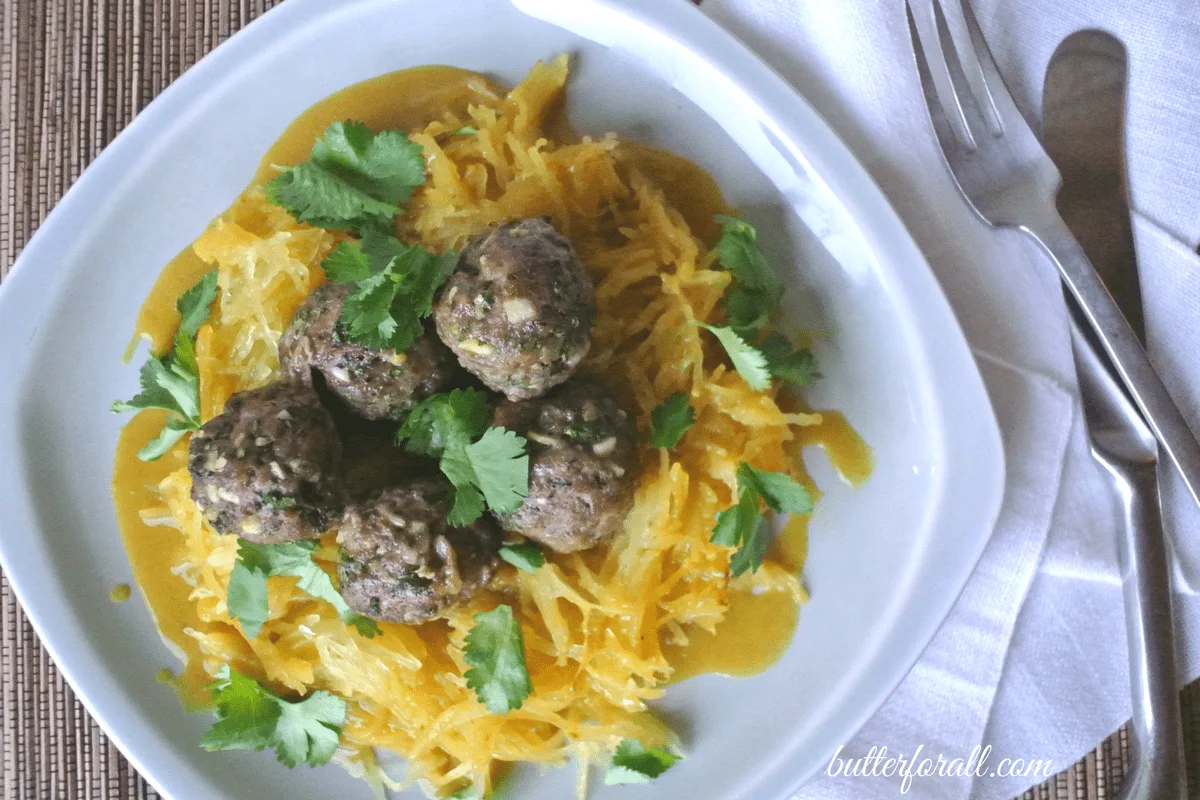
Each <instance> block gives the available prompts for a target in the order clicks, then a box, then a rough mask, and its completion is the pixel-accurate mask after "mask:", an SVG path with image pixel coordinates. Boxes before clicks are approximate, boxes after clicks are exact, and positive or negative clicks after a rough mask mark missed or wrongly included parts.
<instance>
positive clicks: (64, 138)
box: [0, 0, 1200, 800]
mask: <svg viewBox="0 0 1200 800" xmlns="http://www.w3.org/2000/svg"><path fill="white" fill-rule="evenodd" d="M277 2H279V0H0V278H3V276H4V275H5V274H7V272H8V270H9V268H10V267H11V265H12V263H13V260H14V259H15V258H16V256H17V254H18V253H19V252H20V250H21V247H22V245H23V244H24V242H25V241H26V240H27V239H28V238H29V236H30V234H31V233H32V232H33V231H34V230H35V229H36V228H37V226H38V224H39V223H40V222H41V221H42V219H44V218H45V215H46V213H47V212H48V211H49V210H50V208H51V207H52V206H53V205H54V203H55V202H56V201H57V200H58V198H59V197H61V196H62V194H63V193H64V192H65V191H66V190H67V187H69V186H70V185H71V183H72V181H74V180H75V179H76V178H77V177H78V176H79V173H80V172H81V171H82V170H83V168H84V167H85V166H86V165H87V163H88V162H89V161H91V159H92V158H94V157H95V156H96V154H97V153H99V152H100V150H101V149H102V148H103V147H104V146H105V145H106V144H107V143H108V142H109V141H111V140H112V138H113V137H114V136H115V135H116V134H117V133H118V132H119V131H120V130H121V128H122V127H123V126H124V125H125V124H126V123H128V122H129V120H130V119H132V118H133V116H134V115H135V114H136V113H137V111H138V110H139V109H141V108H142V107H144V106H145V104H146V103H148V102H149V101H150V99H151V98H153V97H154V96H155V95H156V94H158V92H160V91H162V89H163V88H164V87H165V86H166V85H167V84H168V83H170V82H171V81H172V80H173V79H174V78H176V77H177V76H178V75H179V74H180V73H181V72H183V71H184V70H186V69H187V68H188V67H189V66H191V65H192V64H193V63H195V62H196V60H197V59H199V58H200V57H201V56H202V55H204V54H205V53H206V52H208V51H209V50H211V49H212V48H213V47H215V46H216V45H217V44H219V43H220V42H222V41H223V40H225V39H226V38H228V37H229V36H230V35H231V34H232V33H233V32H234V31H236V30H238V29H239V28H240V27H241V26H243V25H245V24H246V23H248V22H249V21H250V20H252V19H253V18H255V17H256V16H258V15H260V14H262V13H263V12H265V11H266V10H267V9H269V8H270V7H271V6H273V5H275V4H276V3H277ZM1079 702H1081V703H1085V702H1087V698H1086V697H1080V698H1079ZM1183 702H1184V717H1185V719H1184V726H1185V736H1186V738H1187V741H1188V742H1189V745H1190V750H1191V752H1192V753H1193V754H1200V683H1197V684H1193V685H1192V686H1190V687H1188V689H1187V690H1185V691H1184V694H1183ZM1191 760H1192V761H1194V762H1195V761H1200V759H1196V758H1193V759H1191ZM1127 763H1128V742H1127V739H1126V735H1125V732H1124V731H1119V732H1117V733H1115V734H1113V735H1112V736H1111V737H1110V738H1108V739H1107V740H1105V741H1104V742H1103V743H1102V744H1101V745H1100V746H1099V747H1098V748H1097V749H1096V750H1095V751H1094V752H1092V753H1090V754H1089V755H1088V756H1087V757H1086V758H1085V759H1084V760H1083V761H1081V762H1080V763H1078V764H1076V765H1075V766H1073V767H1072V768H1070V769H1068V770H1065V771H1064V772H1062V773H1061V774H1059V775H1057V776H1055V777H1054V778H1052V779H1051V780H1049V781H1048V782H1046V783H1045V784H1043V785H1042V786H1040V787H1038V788H1036V789H1034V790H1032V791H1030V792H1029V793H1027V794H1026V795H1025V798H1028V800H1034V798H1036V799H1037V800H1085V799H1086V800H1102V799H1103V798H1109V797H1115V789H1116V787H1118V786H1119V784H1120V781H1121V777H1122V775H1123V772H1124V766H1125V765H1126V764H1127ZM1189 780H1190V782H1191V784H1192V786H1194V787H1197V786H1200V783H1198V782H1197V781H1196V776H1195V775H1194V774H1193V771H1192V769H1189ZM156 797H157V794H155V792H154V791H153V789H151V788H150V787H149V786H148V785H147V784H146V782H145V781H144V780H143V779H142V778H141V776H139V775H138V774H137V772H136V771H134V770H133V768H132V767H130V765H129V764H128V762H127V761H126V760H125V759H124V757H123V756H122V755H121V754H120V752H119V751H118V750H117V749H116V747H114V746H113V745H112V744H111V743H110V742H109V740H108V739H107V737H105V736H104V734H103V732H102V731H101V730H100V728H99V727H97V725H96V724H95V723H94V722H93V721H92V719H91V718H90V717H89V716H88V714H87V712H86V711H84V709H83V707H82V706H81V705H80V704H79V702H78V701H77V700H76V699H75V696H74V694H73V693H72V691H71V689H70V687H68V686H67V685H66V683H65V682H64V681H63V679H62V677H61V675H59V673H58V671H57V670H56V669H55V667H54V664H53V663H52V662H51V661H50V658H49V656H47V654H46V651H45V650H44V649H43V648H42V646H41V644H40V643H39V642H38V639H37V636H36V635H35V634H34V632H33V629H32V628H31V627H30V625H29V622H28V621H27V620H26V619H25V616H24V614H22V612H21V609H20V607H19V606H18V604H17V602H16V598H15V597H13V595H12V592H11V591H10V589H9V586H8V582H7V581H6V580H5V579H4V577H3V575H2V574H0V798H3V800H77V799H79V800H82V799H83V798H87V799H88V800H132V798H138V799H139V800H148V798H156Z"/></svg>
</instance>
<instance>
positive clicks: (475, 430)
mask: <svg viewBox="0 0 1200 800" xmlns="http://www.w3.org/2000/svg"><path fill="white" fill-rule="evenodd" d="M490 416H491V413H490V411H489V410H488V401H487V393H486V392H481V391H479V390H477V389H455V390H454V391H452V392H449V393H441V394H435V395H433V396H431V397H429V398H427V399H426V400H423V401H422V402H420V403H418V404H417V405H416V406H414V407H413V409H412V411H410V412H408V417H407V418H405V420H404V424H403V425H401V426H400V429H399V430H398V431H396V443H397V444H400V443H403V444H404V446H405V448H406V449H407V450H408V451H409V452H410V453H417V454H419V455H425V456H438V455H441V453H442V451H443V450H446V449H448V448H456V447H466V446H467V445H468V444H470V443H471V442H472V441H474V440H475V439H478V438H479V437H480V436H482V435H483V433H484V431H486V430H487V428H488V420H489V418H490Z"/></svg>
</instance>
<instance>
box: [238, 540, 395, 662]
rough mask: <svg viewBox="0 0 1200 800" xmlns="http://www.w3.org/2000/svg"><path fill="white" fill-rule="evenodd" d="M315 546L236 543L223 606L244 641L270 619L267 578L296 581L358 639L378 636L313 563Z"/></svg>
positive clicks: (372, 624)
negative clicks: (285, 577) (239, 627)
mask: <svg viewBox="0 0 1200 800" xmlns="http://www.w3.org/2000/svg"><path fill="white" fill-rule="evenodd" d="M317 544H318V543H317V542H316V541H314V540H308V541H303V542H286V543H284V544H254V543H253V542H247V541H246V540H245V539H242V540H240V541H239V542H238V559H237V561H236V562H235V563H234V565H233V572H232V573H230V575H229V590H228V593H227V595H226V600H225V602H226V605H228V607H229V616H231V617H233V618H234V619H237V620H238V621H239V622H241V623H242V631H243V632H244V633H245V634H246V636H247V637H248V638H251V639H253V638H254V637H256V636H258V633H259V631H260V630H262V626H263V623H265V622H266V621H267V619H268V618H269V616H270V612H269V609H268V607H267V578H272V577H276V576H283V575H288V576H291V577H294V578H298V579H299V580H298V581H297V583H296V585H297V586H299V587H300V589H302V590H303V591H305V592H308V593H309V594H310V595H312V596H313V597H315V598H317V599H319V600H325V601H327V602H329V604H330V605H332V606H333V607H334V609H335V610H336V611H337V612H338V616H339V617H341V619H342V621H343V622H345V623H346V624H347V625H351V626H353V627H354V628H355V629H356V630H357V631H358V632H359V633H360V634H361V635H363V636H366V637H367V638H371V637H373V636H376V635H378V634H379V626H378V625H376V624H375V621H374V620H372V619H369V618H367V617H364V616H363V615H361V614H359V613H357V612H355V611H354V610H352V609H351V608H350V606H348V605H346V601H345V600H343V599H342V596H341V595H340V594H339V593H338V590H337V589H335V588H334V587H333V581H332V580H331V579H330V578H329V575H328V573H326V572H325V570H323V569H321V567H320V565H319V564H317V562H315V561H313V553H314V552H315V551H316V549H317Z"/></svg>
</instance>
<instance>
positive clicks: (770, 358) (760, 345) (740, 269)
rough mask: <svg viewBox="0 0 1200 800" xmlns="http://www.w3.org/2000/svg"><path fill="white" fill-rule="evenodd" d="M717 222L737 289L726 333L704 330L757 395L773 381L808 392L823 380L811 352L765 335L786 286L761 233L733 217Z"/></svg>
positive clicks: (720, 251)
mask: <svg viewBox="0 0 1200 800" xmlns="http://www.w3.org/2000/svg"><path fill="white" fill-rule="evenodd" d="M717 221H719V222H720V223H721V238H720V240H718V241H717V246H716V253H717V261H718V262H719V263H720V264H721V266H723V267H724V268H725V269H727V270H728V271H729V273H730V274H731V275H732V276H733V284H732V285H731V287H730V289H729V291H728V292H727V293H726V294H725V299H724V301H723V302H722V305H723V307H724V309H725V322H726V325H725V327H722V328H713V327H708V326H705V327H708V330H710V331H712V332H713V333H714V334H715V335H716V336H717V338H718V339H719V340H720V341H721V344H722V346H724V348H725V351H726V352H727V353H728V354H729V358H730V360H731V361H732V362H733V365H734V367H735V368H736V369H737V371H738V374H740V375H741V376H742V378H744V379H745V381H746V383H747V384H749V385H750V387H751V388H752V389H755V390H758V391H763V390H765V389H766V388H768V387H769V385H770V383H769V381H770V378H771V377H776V378H779V379H781V380H784V381H787V382H788V383H794V384H796V385H797V386H808V385H809V384H811V383H812V382H813V381H815V380H817V379H819V378H820V377H821V373H820V372H819V371H818V369H817V359H816V356H814V355H813V353H812V351H810V350H808V349H804V348H801V349H798V350H797V349H795V348H793V347H792V344H791V342H789V341H788V340H787V337H785V336H783V335H781V334H778V333H770V334H768V335H766V336H765V337H764V336H763V335H762V334H763V331H764V329H766V327H767V325H768V321H769V318H770V315H771V312H772V311H774V310H775V308H776V307H777V306H778V305H779V301H780V300H781V299H782V298H783V289H784V286H783V281H781V280H780V278H779V276H778V275H777V274H776V273H775V270H773V269H772V268H771V265H770V264H768V263H767V259H766V256H764V255H763V252H762V249H761V248H760V247H759V246H758V232H757V231H755V229H754V227H753V226H752V225H750V224H749V223H746V222H743V221H742V220H740V219H735V218H733V217H727V216H723V215H718V216H717Z"/></svg>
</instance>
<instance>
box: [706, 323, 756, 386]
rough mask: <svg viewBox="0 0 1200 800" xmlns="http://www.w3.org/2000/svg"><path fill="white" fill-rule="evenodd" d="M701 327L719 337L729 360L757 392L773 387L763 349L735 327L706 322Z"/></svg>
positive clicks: (718, 339) (748, 384)
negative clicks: (718, 325)
mask: <svg viewBox="0 0 1200 800" xmlns="http://www.w3.org/2000/svg"><path fill="white" fill-rule="evenodd" d="M700 327H702V328H704V329H705V330H707V331H709V332H710V333H712V335H713V336H716V337H717V341H719V342H720V343H721V346H722V347H724V348H725V352H726V353H727V354H728V355H729V360H730V361H731V362H733V368H734V369H736V370H737V372H738V374H739V375H741V376H742V380H744V381H745V382H746V385H747V386H749V387H750V388H751V389H753V390H754V391H756V392H765V391H766V390H767V389H770V388H771V369H770V367H769V366H768V365H767V357H766V356H764V355H763V354H762V351H760V350H759V349H758V348H757V347H754V346H753V345H751V344H749V343H747V342H746V340H745V339H743V338H742V337H741V336H740V335H739V334H738V333H737V331H735V330H734V329H733V328H729V327H720V328H718V327H715V326H713V325H705V324H704V323H700Z"/></svg>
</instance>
